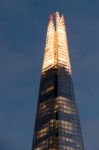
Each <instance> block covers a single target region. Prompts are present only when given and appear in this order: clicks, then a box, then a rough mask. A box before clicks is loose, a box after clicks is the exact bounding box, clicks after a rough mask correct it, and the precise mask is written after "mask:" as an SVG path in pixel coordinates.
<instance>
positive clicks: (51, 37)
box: [42, 12, 71, 74]
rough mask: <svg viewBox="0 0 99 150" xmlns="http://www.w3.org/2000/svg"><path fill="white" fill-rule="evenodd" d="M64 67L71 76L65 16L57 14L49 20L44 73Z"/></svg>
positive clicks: (52, 15)
mask: <svg viewBox="0 0 99 150" xmlns="http://www.w3.org/2000/svg"><path fill="white" fill-rule="evenodd" d="M62 65H64V66H65V68H66V69H67V70H68V72H69V73H70V74H71V67H70V60H69V54H68V43H67V35H66V30H65V23H64V16H63V15H61V16H60V14H59V12H55V13H53V14H51V15H50V16H49V18H48V29H47V36H46V46H45V53H44V62H43V68H42V72H44V71H46V70H48V69H49V68H51V67H58V66H62Z"/></svg>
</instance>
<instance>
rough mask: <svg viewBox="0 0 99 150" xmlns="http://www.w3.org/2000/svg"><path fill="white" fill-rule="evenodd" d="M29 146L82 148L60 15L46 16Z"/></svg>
mask: <svg viewBox="0 0 99 150" xmlns="http://www.w3.org/2000/svg"><path fill="white" fill-rule="evenodd" d="M32 150H84V146H83V140H82V133H81V128H80V121H79V116H78V111H77V106H76V102H75V96H74V89H73V82H72V72H71V65H70V58H69V49H68V43H67V36H66V30H65V23H64V16H63V15H62V16H60V15H59V13H58V12H56V13H54V14H53V15H50V16H49V20H48V30H47V37H46V46H45V52H44V60H43V66H42V73H41V82H40V90H39V97H38V105H37V113H36V120H35V127H34V135H33V144H32Z"/></svg>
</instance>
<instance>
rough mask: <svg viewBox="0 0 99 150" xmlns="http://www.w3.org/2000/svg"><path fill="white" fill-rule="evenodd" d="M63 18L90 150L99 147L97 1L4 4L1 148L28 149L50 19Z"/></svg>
mask: <svg viewBox="0 0 99 150" xmlns="http://www.w3.org/2000/svg"><path fill="white" fill-rule="evenodd" d="M57 10H58V11H59V12H61V13H63V14H64V16H65V21H66V25H67V31H68V40H69V48H70V55H71V63H72V68H73V81H74V87H75V95H76V101H77V105H78V108H79V114H80V120H81V125H82V132H83V138H84V143H85V149H86V150H98V149H99V142H98V139H99V109H98V107H99V69H98V68H99V1H98V0H90V1H89V0H83V1H81V0H76V1H74V0H61V1H60V0H42V1H41V0H9V1H8V0H1V1H0V150H30V149H31V145H32V134H33V128H34V120H35V111H36V104H37V96H38V89H39V81H40V70H41V66H42V59H43V53H44V46H45V36H46V30H47V20H48V15H49V14H50V13H53V12H55V11H57Z"/></svg>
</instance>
